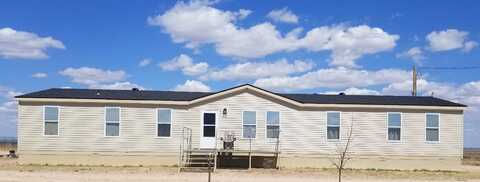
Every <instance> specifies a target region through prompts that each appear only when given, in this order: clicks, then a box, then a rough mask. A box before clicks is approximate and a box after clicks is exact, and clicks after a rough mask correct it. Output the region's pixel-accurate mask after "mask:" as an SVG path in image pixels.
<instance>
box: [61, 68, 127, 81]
mask: <svg viewBox="0 0 480 182" xmlns="http://www.w3.org/2000/svg"><path fill="white" fill-rule="evenodd" d="M60 74H61V75H63V76H68V77H70V78H72V82H74V83H80V84H84V85H94V84H100V83H111V82H116V81H123V80H125V79H126V77H127V73H125V71H123V70H118V71H111V70H102V69H98V68H91V67H80V68H71V67H70V68H67V69H65V70H62V71H60Z"/></svg>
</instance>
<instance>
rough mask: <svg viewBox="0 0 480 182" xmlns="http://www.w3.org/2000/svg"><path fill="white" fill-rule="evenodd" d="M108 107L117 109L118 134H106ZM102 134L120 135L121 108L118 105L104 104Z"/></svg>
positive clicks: (105, 135)
mask: <svg viewBox="0 0 480 182" xmlns="http://www.w3.org/2000/svg"><path fill="white" fill-rule="evenodd" d="M109 108H116V109H118V136H107V109H109ZM103 120H104V121H103V125H104V128H103V136H104V137H120V136H122V132H121V131H122V130H121V128H122V108H121V107H119V106H105V108H104V112H103Z"/></svg>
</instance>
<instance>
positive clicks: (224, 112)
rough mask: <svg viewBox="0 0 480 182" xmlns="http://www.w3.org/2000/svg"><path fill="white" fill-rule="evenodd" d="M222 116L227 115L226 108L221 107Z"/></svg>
mask: <svg viewBox="0 0 480 182" xmlns="http://www.w3.org/2000/svg"><path fill="white" fill-rule="evenodd" d="M222 113H223V116H227V108H223V112H222Z"/></svg>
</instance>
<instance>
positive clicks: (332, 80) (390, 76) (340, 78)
mask: <svg viewBox="0 0 480 182" xmlns="http://www.w3.org/2000/svg"><path fill="white" fill-rule="evenodd" d="M410 75H411V74H410V72H409V71H405V70H399V69H382V70H377V71H367V70H358V69H349V68H345V67H338V68H324V69H319V70H316V71H312V72H308V73H306V74H303V75H300V76H283V77H270V78H262V79H258V80H256V81H255V83H254V84H255V85H257V86H259V87H262V88H268V89H274V90H283V91H292V90H301V89H312V88H322V87H323V88H348V87H367V86H375V85H385V84H390V83H394V82H402V81H405V80H407V79H409V78H410Z"/></svg>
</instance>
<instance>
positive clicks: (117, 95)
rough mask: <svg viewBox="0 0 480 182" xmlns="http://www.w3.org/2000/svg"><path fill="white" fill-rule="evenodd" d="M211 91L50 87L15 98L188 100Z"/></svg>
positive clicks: (208, 93)
mask: <svg viewBox="0 0 480 182" xmlns="http://www.w3.org/2000/svg"><path fill="white" fill-rule="evenodd" d="M210 94H212V93H211V92H177V91H147V90H140V91H133V90H103V89H61V88H52V89H47V90H42V91H38V92H32V93H28V94H25V95H20V96H17V97H16V98H57V99H115V100H163V101H190V100H194V99H196V98H200V97H203V96H207V95H210Z"/></svg>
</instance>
